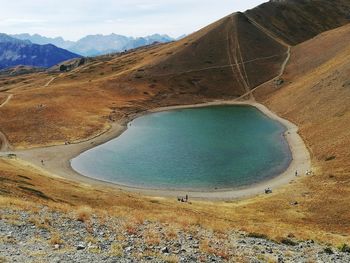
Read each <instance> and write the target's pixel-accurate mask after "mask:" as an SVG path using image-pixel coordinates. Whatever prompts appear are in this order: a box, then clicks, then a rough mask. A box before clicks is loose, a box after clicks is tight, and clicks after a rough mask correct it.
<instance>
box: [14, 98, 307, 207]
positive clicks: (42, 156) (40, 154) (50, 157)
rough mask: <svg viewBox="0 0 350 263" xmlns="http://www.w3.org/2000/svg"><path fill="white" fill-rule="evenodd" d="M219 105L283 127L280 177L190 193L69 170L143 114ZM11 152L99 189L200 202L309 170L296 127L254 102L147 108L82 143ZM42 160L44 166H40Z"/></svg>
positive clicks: (255, 191) (244, 194) (259, 188)
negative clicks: (254, 112) (286, 160)
mask: <svg viewBox="0 0 350 263" xmlns="http://www.w3.org/2000/svg"><path fill="white" fill-rule="evenodd" d="M221 105H223V106H224V105H227V106H229V105H242V106H244V105H246V106H253V107H255V108H257V109H258V110H259V111H261V112H262V113H263V114H264V115H266V116H267V117H269V118H270V119H273V120H275V121H278V122H280V123H281V124H282V125H283V126H285V127H286V132H285V139H286V141H287V142H288V145H289V149H290V152H291V154H292V161H291V163H290V165H289V166H288V167H287V168H286V170H285V171H284V172H283V173H281V174H280V175H277V176H274V177H272V178H271V179H267V180H265V181H261V182H259V183H256V184H251V185H249V186H244V187H242V188H236V189H232V188H230V189H227V190H226V189H225V190H223V189H220V190H212V191H190V190H169V189H148V188H137V187H130V186H123V185H119V184H115V183H112V182H105V181H101V180H98V179H94V178H90V177H87V176H84V175H81V174H79V173H77V172H76V171H74V170H73V168H72V167H71V160H72V159H73V158H75V157H77V156H78V155H80V154H81V153H83V152H85V151H87V150H89V149H91V148H94V147H96V146H98V145H101V144H104V143H106V142H108V141H110V140H112V139H114V138H116V137H118V136H119V135H121V134H122V133H123V132H124V131H125V130H126V129H127V124H128V123H129V122H131V121H132V120H133V119H136V118H137V117H140V116H142V115H145V114H149V113H155V112H162V111H170V110H176V109H186V108H198V107H207V106H221ZM14 153H16V154H17V156H18V158H19V159H20V160H22V161H23V162H25V163H26V164H28V165H33V166H34V167H35V168H38V169H41V170H42V171H44V172H46V173H47V174H48V175H51V176H58V177H62V178H65V179H69V180H73V181H77V182H80V183H83V184H88V185H96V186H103V187H113V188H117V189H120V190H123V191H129V192H133V193H138V194H140V195H146V196H157V197H177V196H184V195H186V194H187V195H189V196H190V198H192V199H201V200H232V199H241V198H248V197H253V196H256V195H259V194H262V193H264V190H265V189H266V188H271V189H272V190H275V189H276V188H279V187H281V186H283V185H287V184H288V183H290V182H291V181H292V180H294V179H295V171H298V173H299V175H304V174H305V172H306V171H308V170H311V161H310V155H309V152H308V150H307V148H306V146H305V144H304V142H303V140H302V139H301V137H300V136H299V134H298V127H297V126H296V125H295V124H293V123H291V122H289V121H288V120H286V119H283V118H281V117H279V116H277V115H276V114H275V113H273V112H271V111H270V110H269V109H268V108H267V107H265V106H264V105H262V104H259V103H256V102H249V101H246V102H237V101H221V100H218V101H213V102H206V103H200V104H192V105H176V106H166V107H160V108H155V109H150V110H147V111H144V112H141V113H139V114H136V115H135V116H132V118H128V119H125V120H122V121H120V122H119V123H112V125H111V127H110V128H109V129H108V130H107V131H105V132H102V133H101V134H99V135H97V136H95V137H94V138H91V139H87V140H85V141H82V142H77V143H74V144H68V145H58V146H48V147H40V148H33V149H28V150H18V151H15V152H14ZM41 160H44V164H42V163H41Z"/></svg>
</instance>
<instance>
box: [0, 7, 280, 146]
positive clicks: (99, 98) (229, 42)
mask: <svg viewBox="0 0 350 263" xmlns="http://www.w3.org/2000/svg"><path fill="white" fill-rule="evenodd" d="M286 50H287V49H286V47H284V46H282V45H281V44H279V43H278V42H276V41H275V40H273V39H271V38H270V37H268V36H266V34H264V33H263V32H261V31H260V30H258V29H256V28H255V27H254V26H253V25H251V24H250V23H249V22H248V21H247V19H246V18H245V16H244V15H242V14H241V13H239V14H234V15H232V16H229V17H226V18H224V19H222V20H220V21H218V22H216V23H214V24H212V25H210V26H208V27H206V28H204V29H202V30H200V31H199V32H197V33H194V34H193V35H190V36H188V37H187V38H185V39H183V40H181V41H179V42H175V43H169V44H166V45H160V46H155V47H148V48H141V49H139V50H137V51H136V52H132V53H128V54H124V55H122V56H118V55H116V56H112V57H108V56H105V57H99V58H97V59H94V60H90V61H89V62H88V63H87V64H85V65H84V66H81V67H79V68H77V69H75V70H73V71H72V72H68V73H64V74H59V75H58V74H56V75H55V74H44V73H39V74H32V75H26V76H22V77H20V78H19V79H20V80H18V78H3V79H1V78H0V85H1V83H3V84H5V83H7V84H6V87H7V89H9V91H8V92H9V93H13V94H15V96H14V97H13V98H12V99H11V101H10V102H9V103H8V104H7V105H6V106H5V107H3V108H1V113H2V114H0V123H1V129H2V131H3V132H4V133H5V134H7V136H8V139H9V141H10V142H11V143H12V144H14V145H15V146H17V147H29V146H33V145H47V144H56V143H63V142H65V141H74V140H78V139H82V138H86V137H89V136H92V135H94V134H98V133H99V132H101V131H102V130H105V129H107V128H108V126H109V120H110V119H111V118H110V117H111V115H113V116H114V115H115V116H116V118H117V119H118V118H119V119H120V118H122V117H123V116H124V117H125V116H127V115H130V114H133V113H135V112H137V111H140V110H144V109H148V108H154V107H157V106H160V105H171V104H179V103H195V102H199V101H205V100H208V99H217V98H235V97H238V96H240V95H242V94H244V93H245V92H246V90H247V85H248V86H249V87H248V88H250V87H254V86H255V85H257V84H260V83H262V82H264V81H266V80H268V79H270V78H272V77H274V76H275V75H277V74H278V71H279V67H280V65H281V63H282V62H283V61H284V59H285V57H286ZM271 56H273V57H271ZM256 59H257V60H256ZM252 60H253V61H252ZM242 61H248V62H246V63H244V64H242ZM231 64H234V65H231ZM208 67H209V68H208ZM188 71H190V72H188ZM53 77H55V79H54V80H53V81H52V82H50V85H49V86H47V87H46V86H45V84H46V83H48V82H49V81H50V80H51V79H52V78H53ZM245 83H248V84H245Z"/></svg>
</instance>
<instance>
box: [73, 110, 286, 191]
mask: <svg viewBox="0 0 350 263" xmlns="http://www.w3.org/2000/svg"><path fill="white" fill-rule="evenodd" d="M284 132H285V127H284V126H283V125H282V124H280V123H279V122H276V121H274V120H271V119H270V118H268V117H267V116H265V115H264V114H263V113H261V112H260V111H259V110H257V109H256V108H254V107H251V106H212V107H204V108H190V109H181V110H172V111H166V112H159V113H152V114H148V115H145V116H143V117H139V118H137V119H135V120H134V121H132V122H131V123H130V124H129V127H128V129H127V130H126V131H125V132H124V133H123V134H122V135H121V136H119V137H118V138H116V139H113V140H111V141H109V142H107V143H105V144H103V145H100V146H97V147H96V148H93V149H91V150H88V151H86V152H84V153H83V154H81V155H80V156H78V157H76V158H75V159H73V160H72V167H73V169H75V170H76V171H77V172H79V173H81V174H83V175H86V176H89V177H93V178H96V179H99V180H104V181H108V182H114V183H118V184H121V185H127V186H133V187H140V188H152V189H183V190H185V189H188V190H220V189H222V190H223V189H232V188H239V187H243V186H247V185H250V184H254V183H257V182H260V181H264V180H266V179H269V178H272V177H274V176H276V175H278V174H280V173H281V172H283V171H284V170H285V169H286V168H287V167H288V165H289V164H290V162H291V153H290V149H289V146H288V144H287V142H286V140H285V139H284V137H283V133H284Z"/></svg>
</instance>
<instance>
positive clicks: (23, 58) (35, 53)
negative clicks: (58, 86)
mask: <svg viewBox="0 0 350 263" xmlns="http://www.w3.org/2000/svg"><path fill="white" fill-rule="evenodd" d="M77 57H80V55H77V54H74V53H72V52H70V51H67V50H64V49H62V48H58V47H56V46H54V45H52V44H45V45H38V44H33V43H32V42H30V41H29V40H19V39H16V38H13V37H11V36H9V35H6V34H1V33H0V69H4V68H8V67H13V66H17V65H27V66H34V67H41V68H49V67H52V66H54V65H56V64H57V63H60V62H62V61H65V60H68V59H72V58H77Z"/></svg>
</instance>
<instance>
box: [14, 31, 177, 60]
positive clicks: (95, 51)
mask: <svg viewBox="0 0 350 263" xmlns="http://www.w3.org/2000/svg"><path fill="white" fill-rule="evenodd" d="M11 36H12V37H14V38H16V39H20V40H29V41H31V42H32V43H35V44H40V45H44V44H53V45H55V46H57V47H60V48H64V49H67V50H69V51H71V52H73V53H77V54H80V55H82V56H97V55H104V54H108V53H112V52H121V51H124V50H129V49H133V48H138V47H141V46H145V45H150V44H153V43H154V42H159V43H166V42H171V41H174V40H177V39H179V38H177V39H175V38H172V37H169V36H168V35H160V34H154V35H151V36H146V37H137V38H134V37H127V36H123V35H117V34H110V35H88V36H86V37H83V38H82V39H80V40H78V41H76V42H74V41H67V40H64V39H63V38H62V37H56V38H48V37H44V36H41V35H38V34H34V35H30V34H17V35H11ZM183 37H184V36H181V37H180V38H183Z"/></svg>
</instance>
